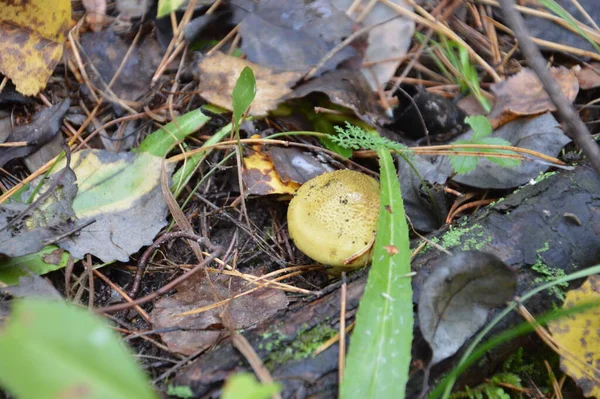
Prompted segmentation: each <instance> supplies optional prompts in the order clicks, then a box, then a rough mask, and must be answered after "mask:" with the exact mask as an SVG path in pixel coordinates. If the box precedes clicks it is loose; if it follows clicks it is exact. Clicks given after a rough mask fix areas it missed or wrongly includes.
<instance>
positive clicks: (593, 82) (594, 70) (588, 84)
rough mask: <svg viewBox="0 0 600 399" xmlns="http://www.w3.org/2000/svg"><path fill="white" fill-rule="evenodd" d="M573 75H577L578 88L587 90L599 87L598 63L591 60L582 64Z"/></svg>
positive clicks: (599, 64) (599, 68)
mask: <svg viewBox="0 0 600 399" xmlns="http://www.w3.org/2000/svg"><path fill="white" fill-rule="evenodd" d="M575 76H577V80H578V81H579V88H580V89H581V90H589V89H594V88H596V87H600V63H597V62H592V63H590V64H587V65H584V66H583V67H582V68H581V69H580V70H579V71H577V72H576V73H575Z"/></svg>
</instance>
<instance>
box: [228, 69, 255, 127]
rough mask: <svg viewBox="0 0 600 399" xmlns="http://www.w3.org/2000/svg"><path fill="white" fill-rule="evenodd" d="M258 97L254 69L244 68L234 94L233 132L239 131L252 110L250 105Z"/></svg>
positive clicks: (236, 83)
mask: <svg viewBox="0 0 600 399" xmlns="http://www.w3.org/2000/svg"><path fill="white" fill-rule="evenodd" d="M254 96H256V79H255V78H254V72H252V68H250V67H244V69H242V72H241V73H240V77H239V78H238V80H237V82H235V87H234V88H233V93H232V97H233V99H232V106H233V130H234V131H237V129H238V128H239V125H240V122H241V120H242V116H244V113H245V112H246V111H247V110H248V108H250V104H252V101H254Z"/></svg>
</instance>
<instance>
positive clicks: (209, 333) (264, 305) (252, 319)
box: [150, 273, 288, 355]
mask: <svg viewBox="0 0 600 399" xmlns="http://www.w3.org/2000/svg"><path fill="white" fill-rule="evenodd" d="M213 285H214V289H215V292H216V294H217V295H218V296H219V298H220V300H223V299H226V298H231V297H232V296H233V295H236V294H239V293H241V292H243V291H247V290H249V289H251V288H253V287H254V285H251V284H247V282H246V281H244V280H242V279H239V278H235V279H232V280H231V289H230V288H229V287H230V285H229V277H227V276H223V275H221V276H219V277H218V278H217V279H216V281H215V282H214V284H213ZM214 303H215V295H214V292H213V289H212V288H211V285H210V284H209V283H208V282H206V277H205V276H204V274H203V273H198V274H196V275H195V276H192V277H191V278H190V279H189V280H187V281H186V282H184V283H182V284H181V286H180V287H179V288H178V291H177V293H176V294H175V295H173V296H171V297H168V298H162V299H159V300H158V301H157V302H156V303H155V304H154V309H153V310H152V312H151V313H150V319H151V321H152V326H153V328H155V329H163V328H179V330H176V331H171V332H164V333H161V334H160V336H161V338H162V340H163V342H165V343H166V344H167V346H168V347H169V349H171V350H172V351H175V352H179V353H183V354H186V355H189V354H192V353H194V352H196V351H197V350H199V349H201V348H207V347H209V346H211V345H213V344H215V343H216V342H217V340H218V339H219V337H221V336H222V335H226V334H228V331H227V329H226V328H225V327H224V326H223V322H222V320H221V317H220V313H222V312H223V311H225V310H226V309H225V307H224V306H221V307H218V308H216V309H211V310H207V311H205V312H202V313H198V314H195V315H189V316H177V315H179V314H180V313H183V312H186V311H189V310H193V309H197V308H201V307H203V306H209V305H212V304H214ZM287 305H288V300H287V297H286V296H285V294H284V293H283V292H282V291H279V290H275V289H272V288H261V289H259V290H257V291H254V292H252V293H250V294H248V295H244V296H242V297H239V298H236V299H234V300H233V301H231V302H229V304H228V309H229V312H230V314H231V318H232V320H233V328H235V329H239V328H248V327H250V326H253V325H255V324H258V323H260V322H262V321H264V320H267V319H269V318H270V317H272V316H273V315H274V314H275V313H276V312H277V311H278V310H280V309H285V308H287Z"/></svg>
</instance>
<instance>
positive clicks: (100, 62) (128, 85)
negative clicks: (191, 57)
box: [81, 28, 162, 105]
mask: <svg viewBox="0 0 600 399" xmlns="http://www.w3.org/2000/svg"><path fill="white" fill-rule="evenodd" d="M81 47H82V49H83V51H82V56H83V57H84V60H85V61H86V62H85V65H86V72H87V74H88V76H89V78H90V81H91V82H92V84H93V85H94V87H95V88H96V89H97V90H100V91H103V92H105V91H106V88H107V87H108V84H109V82H111V80H112V79H113V77H114V76H115V74H116V72H117V70H118V71H119V74H118V76H117V77H116V79H115V80H114V82H113V83H112V85H111V89H110V90H112V92H113V93H114V94H115V95H116V96H117V97H119V98H120V99H121V100H123V101H136V100H138V99H140V98H142V97H143V96H144V95H145V94H146V93H148V92H149V91H150V90H151V89H150V80H151V79H152V75H154V72H156V68H157V67H158V65H159V63H160V61H161V59H162V50H161V49H160V46H159V44H158V42H157V41H156V39H155V38H154V36H152V35H145V36H144V37H143V38H142V39H140V42H139V43H138V44H137V45H136V46H135V47H134V48H133V49H130V47H131V45H130V44H128V43H126V42H125V41H124V40H123V39H121V38H120V37H119V36H117V35H116V34H115V33H114V31H113V30H112V29H110V28H109V29H104V30H102V31H100V32H90V33H86V34H84V35H82V36H81ZM125 56H127V61H126V62H125V63H124V64H123V65H121V64H122V62H123V60H124V59H125ZM88 90H89V89H88ZM112 101H113V102H115V99H112ZM131 105H134V104H131Z"/></svg>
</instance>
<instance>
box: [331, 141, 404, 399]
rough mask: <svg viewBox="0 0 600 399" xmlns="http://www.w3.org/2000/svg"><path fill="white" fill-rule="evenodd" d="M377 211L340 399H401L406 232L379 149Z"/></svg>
mask: <svg viewBox="0 0 600 399" xmlns="http://www.w3.org/2000/svg"><path fill="white" fill-rule="evenodd" d="M377 154H378V155H379V164H380V172H381V183H380V184H381V194H380V197H381V205H380V211H379V219H378V223H377V238H376V241H375V248H374V254H373V265H372V266H371V271H370V272H369V279H368V281H367V285H366V287H365V293H364V295H363V297H362V299H361V302H360V306H359V309H358V315H357V316H356V328H355V329H354V333H353V335H352V342H351V345H350V351H349V353H348V358H347V363H346V373H345V378H344V380H343V383H342V386H341V398H343V399H348V398H361V399H363V398H404V397H405V387H406V382H407V380H408V369H409V364H410V358H411V355H410V348H411V343H412V331H413V306H412V287H411V279H410V277H409V273H410V250H409V241H408V226H407V223H406V216H405V214H404V204H403V202H402V195H401V191H400V184H399V182H398V178H397V177H396V171H395V168H394V163H393V159H392V156H391V155H390V153H389V151H388V150H386V149H379V150H378V151H377Z"/></svg>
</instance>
